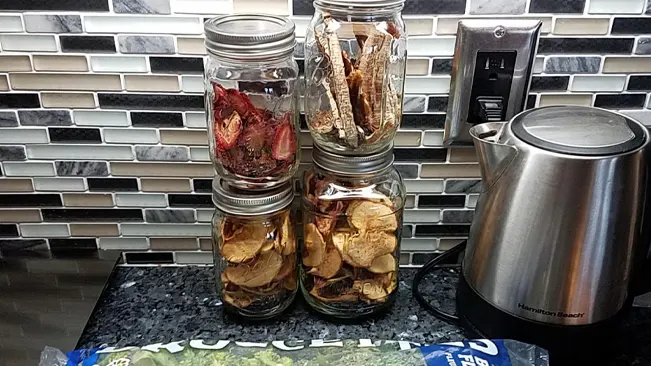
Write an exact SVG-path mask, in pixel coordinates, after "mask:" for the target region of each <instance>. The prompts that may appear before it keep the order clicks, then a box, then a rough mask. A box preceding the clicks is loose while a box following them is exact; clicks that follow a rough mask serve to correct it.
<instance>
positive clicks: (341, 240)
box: [332, 231, 361, 267]
mask: <svg viewBox="0 0 651 366" xmlns="http://www.w3.org/2000/svg"><path fill="white" fill-rule="evenodd" d="M351 236H352V234H351V233H349V232H345V231H339V232H336V233H334V234H333V235H332V244H333V245H334V247H335V248H337V250H338V251H339V254H340V255H341V258H342V259H343V260H344V262H346V263H348V264H350V265H351V266H353V267H361V266H360V265H359V264H357V263H355V261H353V260H352V259H351V258H350V256H348V254H347V253H348V243H349V241H350V239H351Z"/></svg>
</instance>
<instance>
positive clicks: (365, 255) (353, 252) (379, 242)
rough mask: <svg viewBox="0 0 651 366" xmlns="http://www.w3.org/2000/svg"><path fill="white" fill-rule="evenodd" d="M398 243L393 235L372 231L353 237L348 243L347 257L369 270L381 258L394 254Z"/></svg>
mask: <svg viewBox="0 0 651 366" xmlns="http://www.w3.org/2000/svg"><path fill="white" fill-rule="evenodd" d="M397 245H398V241H397V239H396V237H395V236H394V235H392V234H388V233H385V232H382V231H371V232H367V233H363V234H359V235H353V236H352V237H351V238H350V241H349V242H348V246H347V248H345V249H346V255H347V256H348V257H349V258H350V259H351V260H352V261H353V262H354V263H357V264H359V266H360V267H363V268H368V267H370V266H371V264H372V263H373V260H374V259H375V258H377V257H379V256H383V255H385V254H389V253H393V251H395V250H396V247H397Z"/></svg>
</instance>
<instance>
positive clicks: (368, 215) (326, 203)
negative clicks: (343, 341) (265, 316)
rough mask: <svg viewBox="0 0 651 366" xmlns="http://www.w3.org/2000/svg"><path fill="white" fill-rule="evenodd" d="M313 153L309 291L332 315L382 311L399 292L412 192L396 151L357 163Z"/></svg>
mask: <svg viewBox="0 0 651 366" xmlns="http://www.w3.org/2000/svg"><path fill="white" fill-rule="evenodd" d="M312 155H313V160H314V166H313V168H312V169H310V170H308V171H306V172H305V174H304V177H303V180H302V191H303V240H304V242H303V246H302V249H301V251H302V259H301V261H302V266H301V274H300V285H301V291H302V292H303V295H304V296H305V298H306V300H307V302H308V303H309V304H310V305H311V306H312V307H313V308H314V309H315V310H316V311H318V312H321V313H323V314H326V315H330V316H333V317H338V318H357V317H362V316H367V315H372V314H375V313H378V312H380V311H382V310H383V309H386V308H387V307H389V306H390V305H391V304H392V303H393V300H394V298H395V296H396V293H397V292H396V291H397V289H398V264H399V258H400V239H401V232H402V218H403V210H404V204H405V186H404V184H403V182H402V179H401V177H400V174H399V173H398V171H397V170H396V169H395V168H394V167H393V149H392V148H391V146H388V147H386V148H385V149H384V150H382V151H380V152H378V153H375V154H373V155H367V156H354V157H353V156H341V155H337V154H333V153H329V152H326V151H325V150H323V149H321V148H319V147H317V146H315V148H314V151H313V153H312Z"/></svg>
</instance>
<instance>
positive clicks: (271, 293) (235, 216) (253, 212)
mask: <svg viewBox="0 0 651 366" xmlns="http://www.w3.org/2000/svg"><path fill="white" fill-rule="evenodd" d="M293 198H294V190H293V189H292V185H291V184H290V183H285V184H283V185H282V186H280V187H277V188H274V189H272V190H267V191H255V192H251V191H244V190H240V189H237V188H234V187H232V186H229V185H228V184H227V183H226V181H224V180H221V179H218V178H216V179H215V180H214V182H213V202H214V203H215V207H216V208H217V209H216V210H215V214H214V216H213V221H212V231H213V256H214V259H215V272H216V280H217V290H218V293H219V295H220V296H221V299H222V302H223V304H224V307H225V309H226V310H227V311H229V312H230V313H234V314H236V315H239V316H243V317H247V318H255V319H266V318H271V317H273V316H276V315H278V314H280V313H281V312H282V311H283V310H285V309H286V308H287V307H288V306H289V305H290V304H291V302H292V301H293V299H294V296H295V295H296V288H297V265H296V263H297V259H298V255H297V249H296V248H297V246H296V230H295V225H294V221H293V220H292V209H291V204H292V200H293Z"/></svg>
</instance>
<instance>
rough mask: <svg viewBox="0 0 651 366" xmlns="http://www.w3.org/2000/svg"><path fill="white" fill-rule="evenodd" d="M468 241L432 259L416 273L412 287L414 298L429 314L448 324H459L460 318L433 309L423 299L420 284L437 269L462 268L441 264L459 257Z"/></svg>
mask: <svg viewBox="0 0 651 366" xmlns="http://www.w3.org/2000/svg"><path fill="white" fill-rule="evenodd" d="M466 242H467V241H466V240H464V241H463V242H462V243H460V244H458V245H456V246H454V247H453V248H451V249H449V250H447V251H446V252H445V253H443V254H441V255H440V256H438V257H436V258H434V259H432V260H431V261H429V262H427V263H426V264H425V265H424V266H423V267H422V268H421V269H419V270H418V272H416V275H415V276H414V281H413V282H412V285H411V291H412V293H413V294H414V297H415V298H416V301H418V303H419V304H420V305H421V306H422V307H424V308H425V310H427V311H428V312H430V313H432V315H434V316H435V317H437V318H439V319H441V320H443V321H445V322H448V323H452V324H458V323H459V317H458V316H456V315H453V314H448V313H446V312H443V311H442V310H440V309H437V308H435V307H433V306H432V305H431V304H430V303H429V302H427V300H425V298H424V297H423V294H421V292H420V290H419V289H418V288H419V286H420V282H421V281H422V279H423V278H424V277H425V276H426V275H427V274H429V273H430V272H431V271H432V270H435V269H443V268H460V267H461V265H459V264H440V263H442V262H443V261H445V260H447V259H449V258H451V257H454V256H457V255H459V253H461V252H462V251H463V250H464V249H466Z"/></svg>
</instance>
